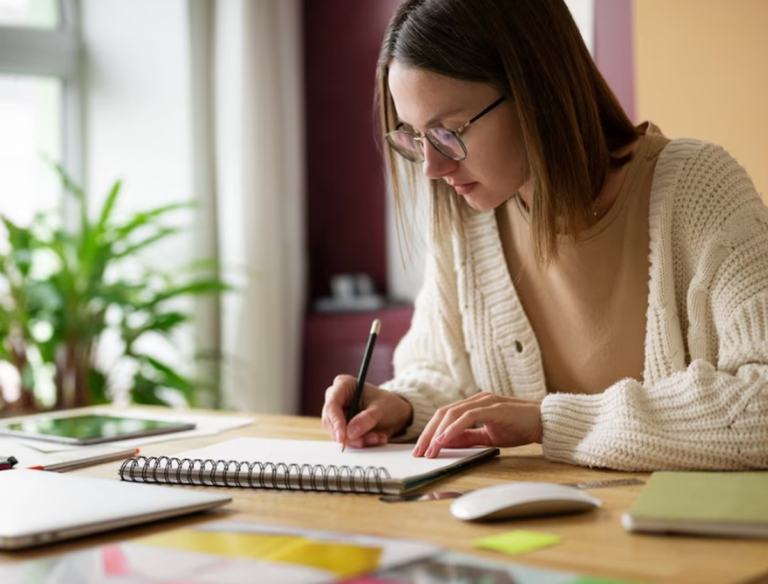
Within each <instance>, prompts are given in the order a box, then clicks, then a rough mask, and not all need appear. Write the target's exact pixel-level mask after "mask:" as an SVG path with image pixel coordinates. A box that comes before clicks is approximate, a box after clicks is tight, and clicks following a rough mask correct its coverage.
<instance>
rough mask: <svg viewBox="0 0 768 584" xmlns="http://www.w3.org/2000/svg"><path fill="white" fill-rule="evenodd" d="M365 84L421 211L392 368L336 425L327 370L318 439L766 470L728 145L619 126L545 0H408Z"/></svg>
mask: <svg viewBox="0 0 768 584" xmlns="http://www.w3.org/2000/svg"><path fill="white" fill-rule="evenodd" d="M378 98H379V104H380V109H381V119H382V123H383V126H384V129H385V132H386V140H387V144H388V148H387V149H386V155H387V160H388V168H389V173H390V178H391V183H392V187H393V191H394V194H395V200H396V202H397V205H398V208H399V209H400V210H402V207H403V205H404V204H405V201H404V192H406V189H407V188H410V189H412V190H411V191H410V192H415V190H416V183H417V181H418V180H420V179H419V177H418V176H417V175H418V172H419V171H421V172H422V173H423V175H424V176H425V177H426V178H427V179H428V182H429V186H430V191H431V196H432V201H433V210H434V220H433V226H432V227H433V228H432V230H431V237H430V246H429V253H428V261H427V269H426V274H425V282H424V285H423V289H422V290H421V292H420V294H419V297H418V298H417V300H416V309H415V313H414V317H413V322H412V325H411V329H410V331H409V332H408V334H407V335H406V336H405V337H404V338H403V340H402V341H401V343H400V345H399V346H398V348H397V351H396V353H395V363H394V364H395V379H393V380H392V381H390V382H388V383H387V384H385V385H384V386H382V387H380V388H379V387H374V386H372V385H370V384H369V385H366V387H365V391H364V394H363V400H362V406H363V408H364V409H363V411H362V412H361V413H360V414H358V415H357V416H355V418H354V419H353V420H351V421H350V423H349V425H347V424H346V422H345V418H344V411H345V408H346V406H347V404H348V402H349V400H350V399H351V395H352V392H353V389H354V383H355V382H354V379H353V378H351V377H349V376H339V377H337V378H336V380H335V381H334V384H333V386H332V387H330V388H328V390H327V392H326V403H325V407H324V410H323V424H324V426H325V428H326V429H327V430H328V431H329V432H330V433H331V435H332V436H333V437H334V439H336V440H337V441H340V442H341V441H343V440H344V439H345V435H346V437H347V438H348V439H349V441H350V442H349V443H350V444H351V445H353V446H363V445H366V446H367V445H376V444H382V443H385V442H386V441H388V440H390V439H397V440H411V439H415V438H418V441H417V442H416V446H415V448H414V455H415V456H427V457H434V456H437V455H438V453H439V452H440V449H441V448H447V447H467V446H472V445H481V444H482V445H496V446H518V445H522V444H528V443H532V442H538V443H541V444H542V445H543V452H544V455H545V456H546V457H547V458H548V459H550V460H553V461H561V462H567V463H571V464H580V465H588V466H600V467H609V468H614V469H619V470H635V471H652V470H659V469H747V468H768V209H766V207H765V206H764V204H763V203H762V201H761V200H760V197H759V196H758V195H757V193H756V192H755V189H754V186H753V184H752V182H751V180H750V179H749V177H748V176H747V174H746V172H745V171H744V170H743V169H742V168H741V167H740V166H739V165H738V164H737V163H736V162H735V161H734V160H733V159H732V158H731V157H730V156H729V155H728V154H727V153H726V152H725V151H724V150H723V149H721V148H719V147H717V146H715V145H712V144H707V143H704V142H698V141H694V140H674V141H671V142H670V141H669V140H667V139H666V138H665V137H664V136H663V134H661V132H660V131H659V130H658V129H657V128H655V127H654V126H653V125H652V124H648V123H646V124H643V125H641V126H639V127H634V126H633V125H632V123H631V122H630V121H629V119H628V118H627V116H626V115H625V114H624V112H623V111H622V110H621V107H620V106H619V104H618V102H617V100H616V98H615V97H614V96H613V94H612V93H611V91H610V90H609V88H608V87H607V85H606V83H605V81H604V80H603V78H602V77H601V75H600V73H599V72H598V71H597V68H596V67H595V65H594V63H593V62H592V60H591V58H590V56H589V54H588V52H587V50H586V48H585V46H584V44H583V42H582V40H581V37H580V35H579V32H578V29H577V27H576V26H575V24H574V22H573V19H572V18H571V16H570V14H569V12H568V9H567V7H566V6H565V4H564V3H563V2H562V0H515V1H514V2H510V1H509V0H473V1H472V2H467V1H466V0H411V1H406V2H405V3H404V4H403V5H402V6H401V8H400V9H399V10H398V12H397V13H396V14H395V16H394V18H393V19H392V21H391V23H390V26H389V28H388V30H387V34H386V37H385V39H384V43H383V47H382V52H381V58H380V62H379V66H378ZM403 174H408V176H409V177H410V180H409V181H408V184H407V185H403V184H401V181H400V180H399V179H400V176H402V175H403ZM421 180H423V179H421Z"/></svg>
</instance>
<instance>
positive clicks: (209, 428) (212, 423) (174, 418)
mask: <svg viewBox="0 0 768 584" xmlns="http://www.w3.org/2000/svg"><path fill="white" fill-rule="evenodd" d="M89 413H93V414H96V415H105V416H106V415H113V416H119V415H123V416H129V417H132V418H146V419H151V420H164V421H171V422H190V423H194V424H196V427H195V429H194V430H186V431H184V432H172V433H170V434H159V435H157V436H146V437H144V438H129V439H127V440H117V441H114V442H108V443H105V444H109V445H111V446H121V447H130V446H133V447H139V446H143V445H145V444H154V443H157V442H170V441H171V440H181V439H183V438H196V437H199V436H214V435H216V434H219V433H221V432H224V431H226V430H232V429H234V428H241V427H243V426H247V425H249V424H252V423H253V418H246V417H242V416H226V415H222V416H212V415H206V414H188V413H183V412H175V411H171V412H169V413H162V412H146V411H142V410H135V409H131V408H127V409H106V408H104V409H100V408H95V409H93V410H90V412H89ZM82 414H83V412H82V411H75V412H72V411H70V412H66V413H63V414H36V415H34V416H27V417H25V418H23V419H30V418H35V417H56V418H65V417H71V416H75V415H78V416H79V415H82ZM20 419H22V418H8V419H6V420H3V421H5V422H10V421H15V420H20ZM11 439H12V440H14V441H15V442H18V443H19V444H23V445H24V446H26V447H28V448H32V449H34V450H37V451H39V452H64V451H75V450H79V449H82V448H92V446H74V445H71V444H58V443H56V442H47V441H44V440H34V439H28V438H11ZM0 454H3V453H2V452H0Z"/></svg>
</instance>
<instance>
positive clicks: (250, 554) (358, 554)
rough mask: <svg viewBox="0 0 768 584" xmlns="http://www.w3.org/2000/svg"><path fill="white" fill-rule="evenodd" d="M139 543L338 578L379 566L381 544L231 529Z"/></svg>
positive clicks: (176, 534)
mask: <svg viewBox="0 0 768 584" xmlns="http://www.w3.org/2000/svg"><path fill="white" fill-rule="evenodd" d="M136 543H138V544H143V545H149V546H155V547H163V548H170V549H175V550H181V551H189V552H198V553H206V554H213V555H217V556H222V557H226V558H238V559H249V560H267V561H270V562H276V563H282V564H292V565H295V566H306V567H310V568H315V569H318V570H325V571H326V572H330V573H332V574H334V575H335V576H336V577H337V578H348V577H350V576H355V575H357V574H363V573H366V572H371V571H373V570H375V569H376V568H378V567H379V563H380V560H381V556H382V553H383V550H382V548H380V547H377V546H363V545H358V544H355V543H343V542H338V543H337V542H333V541H316V540H313V539H311V538H306V537H301V536H293V535H265V534H260V533H228V532H220V531H204V530H194V529H178V530H175V531H168V532H164V533H159V534H156V535H151V536H148V537H145V538H143V539H140V540H137V541H136Z"/></svg>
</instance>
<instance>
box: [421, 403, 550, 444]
mask: <svg viewBox="0 0 768 584" xmlns="http://www.w3.org/2000/svg"><path fill="white" fill-rule="evenodd" d="M478 425H479V426H480V427H479V428H476V427H475V426H478ZM543 433H544V430H543V427H542V424H541V403H540V402H538V401H534V400H524V399H519V398H515V397H506V396H502V395H496V394H493V393H488V392H483V393H478V394H476V395H473V396H472V397H470V398H467V399H465V400H462V401H459V402H456V403H453V404H451V405H449V406H445V407H442V408H440V409H438V410H437V411H436V412H435V414H434V415H433V416H432V419H431V420H430V421H429V423H428V424H427V426H426V427H425V428H424V431H423V432H422V433H421V436H420V437H419V439H418V441H417V442H416V447H415V448H414V449H413V455H414V456H426V457H427V458H434V457H436V456H437V455H438V454H439V453H440V450H441V449H442V448H469V447H471V446H500V447H501V446H522V445H523V444H530V443H531V442H539V443H540V442H541V441H542V438H543Z"/></svg>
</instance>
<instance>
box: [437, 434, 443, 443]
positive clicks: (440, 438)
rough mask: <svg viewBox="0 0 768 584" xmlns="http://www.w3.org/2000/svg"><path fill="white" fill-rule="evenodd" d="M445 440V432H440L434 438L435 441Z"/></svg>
mask: <svg viewBox="0 0 768 584" xmlns="http://www.w3.org/2000/svg"><path fill="white" fill-rule="evenodd" d="M444 440H445V434H440V436H438V437H437V438H435V442H443V441H444Z"/></svg>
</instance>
